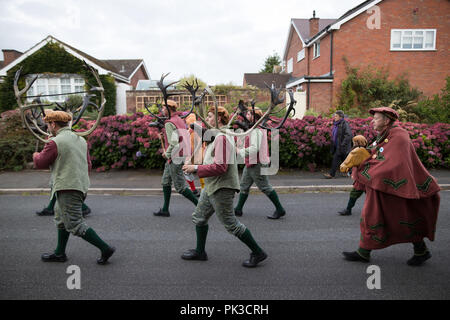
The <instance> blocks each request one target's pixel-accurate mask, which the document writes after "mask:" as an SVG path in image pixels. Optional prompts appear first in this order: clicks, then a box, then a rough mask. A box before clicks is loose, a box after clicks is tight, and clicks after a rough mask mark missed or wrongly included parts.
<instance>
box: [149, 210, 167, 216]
mask: <svg viewBox="0 0 450 320" xmlns="http://www.w3.org/2000/svg"><path fill="white" fill-rule="evenodd" d="M153 215H155V216H159V217H170V212H169V211H163V209H159V211H158V212H153Z"/></svg>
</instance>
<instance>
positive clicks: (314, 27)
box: [309, 10, 319, 39]
mask: <svg viewBox="0 0 450 320" xmlns="http://www.w3.org/2000/svg"><path fill="white" fill-rule="evenodd" d="M317 32H319V18H316V10H314V11H313V17H312V18H310V19H309V38H310V39H311V38H312V37H314V35H315V34H316V33H317Z"/></svg>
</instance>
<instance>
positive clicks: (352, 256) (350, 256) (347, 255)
mask: <svg viewBox="0 0 450 320" xmlns="http://www.w3.org/2000/svg"><path fill="white" fill-rule="evenodd" d="M342 254H343V255H344V259H345V260H347V261H360V262H369V261H370V258H365V257H363V256H361V255H360V254H359V253H358V252H357V251H353V252H342Z"/></svg>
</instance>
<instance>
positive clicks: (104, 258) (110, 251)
mask: <svg viewBox="0 0 450 320" xmlns="http://www.w3.org/2000/svg"><path fill="white" fill-rule="evenodd" d="M115 251H116V248H114V247H109V248H108V249H107V250H105V251H104V252H102V256H101V257H100V259H98V260H97V263H98V264H106V263H107V262H108V259H109V258H111V256H112V255H113V254H114V252H115Z"/></svg>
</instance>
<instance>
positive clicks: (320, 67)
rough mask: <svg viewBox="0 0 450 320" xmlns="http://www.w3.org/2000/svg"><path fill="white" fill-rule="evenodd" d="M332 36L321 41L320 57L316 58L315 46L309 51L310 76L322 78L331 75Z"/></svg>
mask: <svg viewBox="0 0 450 320" xmlns="http://www.w3.org/2000/svg"><path fill="white" fill-rule="evenodd" d="M330 39H331V37H330V36H326V37H324V38H322V39H321V40H320V56H318V57H317V58H314V48H313V47H314V45H312V46H310V47H309V48H308V49H309V64H310V66H309V69H310V73H309V75H310V76H322V75H325V74H329V73H330Z"/></svg>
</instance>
